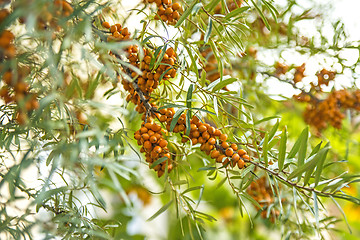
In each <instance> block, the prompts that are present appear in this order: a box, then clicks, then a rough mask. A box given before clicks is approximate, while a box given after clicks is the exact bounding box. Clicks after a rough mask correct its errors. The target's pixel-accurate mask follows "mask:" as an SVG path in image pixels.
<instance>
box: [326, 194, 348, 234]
mask: <svg viewBox="0 0 360 240" xmlns="http://www.w3.org/2000/svg"><path fill="white" fill-rule="evenodd" d="M330 198H331V200H332V201H333V202H334V203H335V205H336V207H337V208H338V209H339V211H340V212H341V214H342V215H343V217H344V219H345V222H346V226H347V227H348V229H349V232H350V234H351V233H352V231H351V228H350V224H349V222H348V220H347V217H346V214H345V212H344V210H343V209H342V208H341V206H340V204H339V203H338V202H337V201H336V200H335V198H334V197H333V196H331V195H330Z"/></svg>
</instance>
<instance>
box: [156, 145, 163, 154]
mask: <svg viewBox="0 0 360 240" xmlns="http://www.w3.org/2000/svg"><path fill="white" fill-rule="evenodd" d="M161 151H162V148H161V147H160V146H156V147H154V152H156V153H161Z"/></svg>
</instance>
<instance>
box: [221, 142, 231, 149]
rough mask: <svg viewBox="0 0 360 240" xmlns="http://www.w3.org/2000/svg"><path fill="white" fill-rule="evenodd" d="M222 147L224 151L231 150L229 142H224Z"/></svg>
mask: <svg viewBox="0 0 360 240" xmlns="http://www.w3.org/2000/svg"><path fill="white" fill-rule="evenodd" d="M221 146H222V147H223V148H224V149H227V148H229V144H228V143H227V142H222V143H221Z"/></svg>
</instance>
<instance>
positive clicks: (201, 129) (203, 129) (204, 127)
mask: <svg viewBox="0 0 360 240" xmlns="http://www.w3.org/2000/svg"><path fill="white" fill-rule="evenodd" d="M206 130H207V128H206V126H205V125H204V124H202V125H200V126H199V131H200V132H201V133H202V132H205V131H206Z"/></svg>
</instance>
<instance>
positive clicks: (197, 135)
mask: <svg viewBox="0 0 360 240" xmlns="http://www.w3.org/2000/svg"><path fill="white" fill-rule="evenodd" d="M192 135H193V137H194V138H198V137H199V136H200V132H199V131H195V132H193V133H192Z"/></svg>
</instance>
